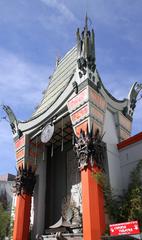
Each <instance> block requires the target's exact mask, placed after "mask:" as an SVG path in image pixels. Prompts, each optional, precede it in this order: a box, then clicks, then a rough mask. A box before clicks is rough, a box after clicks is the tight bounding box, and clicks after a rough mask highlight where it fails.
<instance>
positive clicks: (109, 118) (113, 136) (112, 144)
mask: <svg viewBox="0 0 142 240" xmlns="http://www.w3.org/2000/svg"><path fill="white" fill-rule="evenodd" d="M103 132H104V137H103V141H104V142H106V144H107V159H108V171H109V179H110V184H111V187H112V188H113V189H114V190H115V191H116V192H117V193H120V192H121V186H122V182H121V170H120V159H119V152H118V149H117V143H118V134H117V129H116V126H115V115H114V114H113V113H112V112H111V111H109V110H106V114H105V122H104V129H103Z"/></svg>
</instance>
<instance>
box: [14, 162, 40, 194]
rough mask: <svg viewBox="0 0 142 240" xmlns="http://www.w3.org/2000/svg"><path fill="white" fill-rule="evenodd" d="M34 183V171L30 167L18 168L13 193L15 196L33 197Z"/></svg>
mask: <svg viewBox="0 0 142 240" xmlns="http://www.w3.org/2000/svg"><path fill="white" fill-rule="evenodd" d="M35 183H36V176H35V170H34V169H33V168H32V166H29V167H27V166H25V167H24V168H23V166H21V167H19V168H18V170H17V176H16V178H15V186H14V192H15V193H16V195H22V194H27V195H31V196H32V195H33V190H34V186H35Z"/></svg>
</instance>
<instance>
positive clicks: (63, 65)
mask: <svg viewBox="0 0 142 240" xmlns="http://www.w3.org/2000/svg"><path fill="white" fill-rule="evenodd" d="M76 64H77V48H76V47H74V48H72V49H71V50H70V51H69V52H67V53H66V55H65V56H64V57H63V58H62V59H61V60H59V62H58V63H57V66H56V69H55V71H54V72H53V74H52V76H51V77H50V82H49V84H48V87H47V89H46V90H45V92H44V96H43V99H42V101H41V103H40V104H39V106H38V107H37V109H36V111H35V112H34V113H33V116H32V118H35V117H37V116H39V115H41V114H42V113H44V112H45V111H47V110H48V109H49V108H50V107H51V106H52V105H53V104H54V103H55V102H56V101H57V99H58V98H59V96H60V95H61V94H62V93H63V92H64V90H65V89H66V87H67V85H68V84H69V82H70V81H71V79H72V76H73V73H74V72H75V69H76Z"/></svg>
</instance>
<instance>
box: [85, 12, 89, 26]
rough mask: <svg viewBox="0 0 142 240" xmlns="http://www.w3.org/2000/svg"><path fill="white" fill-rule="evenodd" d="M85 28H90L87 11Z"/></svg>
mask: <svg viewBox="0 0 142 240" xmlns="http://www.w3.org/2000/svg"><path fill="white" fill-rule="evenodd" d="M85 29H86V30H88V15H87V12H86V16H85Z"/></svg>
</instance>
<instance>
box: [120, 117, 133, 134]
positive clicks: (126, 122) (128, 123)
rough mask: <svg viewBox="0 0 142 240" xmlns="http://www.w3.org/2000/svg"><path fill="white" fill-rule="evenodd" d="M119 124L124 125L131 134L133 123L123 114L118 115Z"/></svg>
mask: <svg viewBox="0 0 142 240" xmlns="http://www.w3.org/2000/svg"><path fill="white" fill-rule="evenodd" d="M118 118H119V124H120V125H122V127H124V128H125V129H127V131H129V132H131V121H130V120H129V119H128V118H126V117H125V116H124V115H123V114H122V113H119V114H118Z"/></svg>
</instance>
